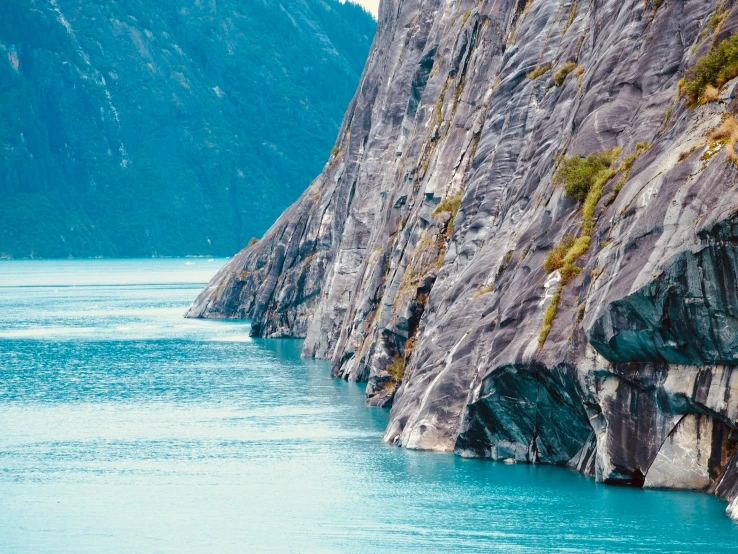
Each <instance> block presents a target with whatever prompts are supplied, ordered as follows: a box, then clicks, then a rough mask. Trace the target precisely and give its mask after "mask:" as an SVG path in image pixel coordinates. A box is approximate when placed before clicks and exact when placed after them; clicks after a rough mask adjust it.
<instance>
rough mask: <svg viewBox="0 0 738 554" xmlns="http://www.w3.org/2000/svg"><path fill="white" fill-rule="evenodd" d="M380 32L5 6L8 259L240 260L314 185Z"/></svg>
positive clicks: (0, 21) (327, 11)
mask: <svg viewBox="0 0 738 554" xmlns="http://www.w3.org/2000/svg"><path fill="white" fill-rule="evenodd" d="M374 30H375V22H374V20H373V19H372V17H371V16H370V15H369V14H368V13H366V12H365V11H363V10H362V8H360V7H359V6H357V5H354V4H350V3H349V4H343V3H341V2H339V1H338V0H325V1H323V0H280V1H261V0H253V1H249V2H240V1H237V0H218V1H217V2H216V1H215V0H210V1H195V0H185V1H177V2H175V1H173V0H162V1H156V2H146V1H143V0H109V1H105V2H89V1H82V0H2V2H0V199H1V200H0V257H15V258H18V257H67V256H109V257H113V256H152V255H170V256H173V255H179V256H183V255H188V254H197V255H216V254H218V255H232V254H233V252H235V251H237V250H238V249H239V248H241V246H243V245H244V244H245V243H247V242H248V241H249V239H250V238H251V237H252V236H260V235H261V234H262V233H263V232H264V231H265V230H266V229H268V228H269V226H270V225H271V224H272V223H273V222H274V219H276V218H277V217H278V216H279V214H280V213H281V212H282V211H283V210H284V208H285V207H287V206H289V205H290V204H291V203H292V202H294V200H295V199H296V198H298V197H299V195H300V194H301V193H302V191H303V190H304V189H305V187H306V186H307V184H308V183H309V180H310V178H311V177H312V176H313V175H314V174H315V173H317V172H318V171H320V167H321V165H322V163H323V161H324V155H325V152H326V151H328V150H329V149H330V148H331V144H332V142H333V140H334V139H335V134H336V131H337V130H338V128H339V126H340V124H341V117H342V115H343V112H344V110H345V109H346V106H347V105H348V103H349V102H350V100H351V96H352V95H353V93H354V90H355V88H356V83H357V82H358V81H359V78H360V76H361V71H362V68H363V66H364V63H365V61H366V56H367V54H368V52H369V47H370V45H371V41H372V38H373V35H374Z"/></svg>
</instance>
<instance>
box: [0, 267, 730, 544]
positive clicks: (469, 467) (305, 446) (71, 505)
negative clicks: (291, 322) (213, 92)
mask: <svg viewBox="0 0 738 554" xmlns="http://www.w3.org/2000/svg"><path fill="white" fill-rule="evenodd" d="M221 263H222V260H214V261H211V262H208V261H206V260H199V259H198V260H191V261H189V262H187V261H186V260H141V261H56V262H39V261H22V262H15V261H12V262H8V261H5V262H0V308H2V309H0V552H3V553H5V552H13V553H15V552H18V553H34V552H49V553H66V552H70V553H71V552H74V553H87V552H95V553H97V552H172V553H189V552H216V553H217V552H259V551H276V552H480V551H496V552H583V551H586V552H728V551H736V550H738V525H735V524H733V523H732V522H731V521H730V520H729V519H728V518H726V517H725V515H724V513H723V512H724V509H725V503H724V502H722V501H721V500H719V499H716V498H713V497H710V496H707V495H700V494H692V493H676V492H661V491H643V490H633V489H627V488H617V487H606V486H602V485H596V484H595V483H594V481H593V480H591V479H587V478H584V477H582V476H580V475H578V474H577V473H574V472H572V471H568V470H565V469H559V468H548V467H530V466H507V465H502V464H495V463H491V462H484V461H479V460H463V459H460V458H456V457H454V456H452V455H440V454H429V453H419V452H408V451H404V450H400V449H397V448H394V447H389V446H386V445H383V444H382V442H381V437H382V431H383V429H384V426H385V424H386V421H387V413H386V412H385V411H382V410H371V409H367V408H365V407H364V405H363V400H364V397H363V390H362V387H360V386H357V385H355V384H350V383H344V382H341V381H335V380H333V379H331V378H330V371H329V368H328V367H327V365H326V364H325V363H323V362H316V361H307V360H301V359H300V357H299V352H300V343H299V342H298V341H289V340H281V341H277V340H252V339H250V338H249V337H248V325H247V324H244V323H240V322H217V321H192V320H184V319H182V317H181V316H182V314H183V312H184V311H185V309H186V308H187V306H188V305H189V303H190V301H191V300H192V299H193V298H194V297H195V295H196V294H197V292H198V291H199V289H200V288H201V287H202V285H203V284H204V283H205V282H206V281H207V279H208V278H209V277H210V276H211V275H212V274H213V273H214V272H215V271H216V270H217V268H218V267H219V265H220V264H221Z"/></svg>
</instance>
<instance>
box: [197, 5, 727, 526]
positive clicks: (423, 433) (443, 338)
mask: <svg viewBox="0 0 738 554" xmlns="http://www.w3.org/2000/svg"><path fill="white" fill-rule="evenodd" d="M737 32H738V10H734V9H733V2H732V1H716V0H692V1H690V2H688V3H685V2H681V1H673V0H648V1H646V2H643V1H641V0H638V1H627V2H620V1H615V0H598V1H596V2H578V1H576V0H528V1H527V2H526V1H522V0H521V1H517V0H516V1H513V0H490V1H488V2H479V3H478V2H473V1H441V0H426V1H420V0H403V1H398V0H395V1H393V0H383V1H382V4H381V6H380V13H379V27H378V31H377V36H376V39H375V42H374V45H373V48H372V51H371V53H370V56H369V60H368V62H367V65H366V68H365V70H364V74H363V76H362V79H361V82H360V85H359V88H358V90H357V92H356V95H355V97H354V99H353V102H352V103H351V105H350V107H349V110H348V111H347V113H346V116H345V118H344V121H343V125H342V128H341V131H340V134H339V137H338V140H337V142H336V145H335V147H334V149H333V151H332V153H331V155H330V158H329V160H328V162H327V164H326V166H325V168H324V170H323V172H322V173H321V174H320V175H319V176H318V178H317V179H316V180H315V181H314V182H313V183H312V185H311V186H310V187H309V188H308V190H306V191H305V193H304V194H303V195H302V197H301V198H300V200H299V201H298V202H296V203H295V204H294V205H293V206H292V207H291V208H289V209H288V210H287V211H286V212H285V213H284V215H283V216H282V217H281V218H280V219H279V220H278V221H277V222H276V223H275V224H274V225H273V226H272V228H271V229H270V230H269V231H268V232H267V234H266V235H265V236H264V237H263V238H262V240H260V241H259V242H258V243H256V244H254V245H252V246H250V247H249V248H246V249H245V250H243V251H242V252H240V253H239V254H238V255H237V256H235V257H234V258H233V259H232V260H231V261H230V262H229V263H228V264H227V265H226V266H225V267H224V268H223V269H222V270H221V271H220V273H219V274H218V275H217V276H216V277H215V278H214V279H213V281H212V282H211V283H210V284H209V285H208V287H207V289H206V290H204V291H203V292H202V294H201V295H200V296H199V297H198V298H197V300H196V301H195V302H194V304H193V305H192V307H191V308H190V310H189V312H188V316H189V317H216V318H247V319H250V320H251V321H252V333H253V334H254V335H256V336H265V337H304V338H305V342H304V349H303V354H304V355H305V356H314V357H321V358H326V359H328V360H330V361H331V362H332V364H333V373H334V375H335V376H337V377H341V378H344V379H351V380H357V381H367V389H366V390H367V403H368V404H369V405H372V406H389V405H391V406H392V411H391V418H390V423H389V426H388V428H387V430H386V434H385V440H386V441H387V442H390V443H393V444H396V445H399V446H403V447H406V448H415V449H424V450H438V451H454V452H456V453H458V454H459V455H463V456H478V457H484V458H491V459H494V460H504V461H514V462H524V463H549V464H558V465H568V466H570V467H572V468H575V469H576V470H578V471H580V472H582V473H585V474H587V475H593V476H595V477H596V479H597V480H598V481H600V482H605V483H614V484H624V485H632V486H640V487H665V488H674V489H689V490H701V491H708V492H711V493H715V494H718V495H720V496H722V497H724V498H726V499H727V500H729V501H731V502H732V503H731V504H730V506H729V508H728V513H729V514H731V515H733V516H736V517H738V500H734V499H735V498H736V497H738V455H736V447H737V446H738V433H737V432H736V429H737V424H736V420H737V419H738V370H736V364H738V292H737V290H738V188H736V182H738V165H736V160H738V155H736V152H735V146H736V143H737V142H738V122H737V121H736V119H735V117H734V114H735V113H736V112H737V111H738V91H737V90H736V82H737V80H736V77H737V76H738V38H734V37H735V33H737Z"/></svg>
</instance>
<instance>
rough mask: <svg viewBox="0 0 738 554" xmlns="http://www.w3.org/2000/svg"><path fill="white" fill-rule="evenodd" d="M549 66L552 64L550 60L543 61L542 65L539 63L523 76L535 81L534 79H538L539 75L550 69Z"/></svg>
mask: <svg viewBox="0 0 738 554" xmlns="http://www.w3.org/2000/svg"><path fill="white" fill-rule="evenodd" d="M551 67H552V65H551V63H550V62H549V63H545V64H543V65H539V66H538V67H536V68H535V69H534V70H533V71H531V72H530V73H526V75H525V76H526V77H527V78H528V79H530V80H531V81H535V80H536V79H538V77H541V76H542V75H544V74H545V73H548V72H549V71H551Z"/></svg>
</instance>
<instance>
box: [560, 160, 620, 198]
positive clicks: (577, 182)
mask: <svg viewBox="0 0 738 554" xmlns="http://www.w3.org/2000/svg"><path fill="white" fill-rule="evenodd" d="M618 155H619V152H618V151H616V150H609V151H606V152H600V153H599V154H590V155H589V156H587V157H586V158H583V157H581V156H577V155H574V156H568V157H564V158H562V159H561V165H560V166H559V169H558V171H557V172H556V175H555V176H554V183H555V184H557V185H564V189H565V190H566V193H567V194H568V195H569V196H572V197H574V198H576V199H577V200H579V201H580V202H584V201H585V199H586V198H587V194H589V191H590V189H591V188H592V187H593V186H594V185H595V184H596V182H597V181H598V180H601V179H602V178H603V177H604V176H605V175H607V173H608V170H609V169H610V166H611V165H612V162H613V161H614V160H615V158H616V157H617V156H618Z"/></svg>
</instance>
